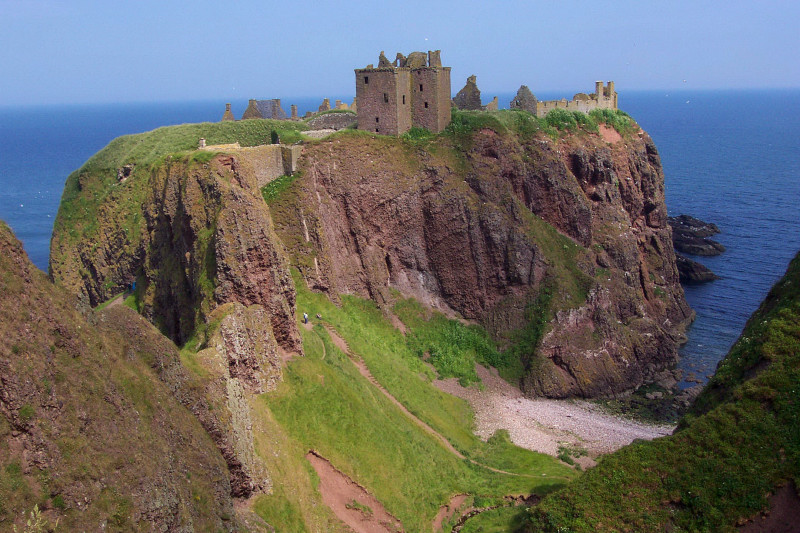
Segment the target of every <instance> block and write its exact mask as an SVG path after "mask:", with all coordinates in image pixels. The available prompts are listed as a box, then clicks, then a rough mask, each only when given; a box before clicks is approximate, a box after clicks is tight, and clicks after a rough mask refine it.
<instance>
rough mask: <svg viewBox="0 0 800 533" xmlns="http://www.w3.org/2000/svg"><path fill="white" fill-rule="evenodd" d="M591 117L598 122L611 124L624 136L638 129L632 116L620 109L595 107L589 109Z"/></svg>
mask: <svg viewBox="0 0 800 533" xmlns="http://www.w3.org/2000/svg"><path fill="white" fill-rule="evenodd" d="M589 118H590V119H591V120H593V121H594V122H595V123H596V124H606V125H608V126H611V127H612V128H614V129H615V130H616V131H617V133H619V134H620V135H623V136H624V135H630V134H632V133H634V132H635V131H636V130H637V129H638V126H637V125H636V122H634V121H633V119H632V118H631V116H630V115H629V114H627V113H626V112H625V111H621V110H619V109H593V110H591V111H589Z"/></svg>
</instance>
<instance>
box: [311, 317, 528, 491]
mask: <svg viewBox="0 0 800 533" xmlns="http://www.w3.org/2000/svg"><path fill="white" fill-rule="evenodd" d="M324 326H325V329H326V330H327V331H328V335H330V337H331V340H332V341H333V344H334V345H335V346H336V347H337V348H339V349H340V350H341V351H342V352H343V353H345V354H347V356H348V357H349V358H350V360H351V361H352V362H353V364H354V365H355V366H356V368H357V369H358V372H359V373H360V374H361V375H362V376H364V377H365V378H367V380H368V381H369V382H370V383H372V384H373V385H374V386H375V388H377V389H378V390H379V391H381V393H382V394H383V395H384V396H386V398H388V399H389V401H391V402H392V403H393V404H394V405H396V406H397V408H398V409H400V411H402V412H403V414H405V415H406V416H407V417H408V418H410V419H411V420H412V421H413V422H414V423H415V424H417V425H418V426H419V427H421V428H422V429H423V430H425V431H426V432H427V433H428V434H430V435H431V436H433V437H434V438H436V439H437V440H438V441H439V442H441V443H442V446H444V447H445V448H447V450H448V451H449V452H450V453H452V454H453V455H455V456H456V457H458V458H459V459H466V460H467V461H469V462H470V463H472V464H474V465H477V466H480V467H481V468H485V469H486V470H491V471H492V472H496V473H498V474H506V475H509V476H522V477H537V476H533V475H527V474H517V473H515V472H506V471H505V470H499V469H497V468H492V467H491V466H488V465H485V464H483V463H479V462H478V461H475V460H472V459H468V458H467V457H466V456H465V455H464V454H463V453H461V452H459V451H458V450H457V449H456V448H455V447H454V446H453V445H452V444H450V441H449V440H447V438H445V436H444V435H442V434H441V433H439V432H438V431H436V430H435V429H433V428H432V427H431V426H429V425H428V424H427V423H425V422H424V421H422V420H421V419H419V418H417V415H415V414H414V413H412V412H411V411H409V410H408V409H406V406H405V405H403V404H402V403H400V401H399V400H398V399H397V398H395V397H394V396H392V393H390V392H389V391H388V390H386V389H385V388H384V386H383V385H381V384H380V382H379V381H378V380H377V379H375V376H373V375H372V372H370V371H369V368H367V365H366V364H365V363H364V360H363V359H361V357H359V356H358V355H357V354H355V353H353V352H352V351H351V350H350V346H349V345H348V344H347V341H346V340H344V339H343V338H342V337H341V336H339V334H338V333H337V332H336V330H335V329H333V327H332V326H330V325H329V324H324Z"/></svg>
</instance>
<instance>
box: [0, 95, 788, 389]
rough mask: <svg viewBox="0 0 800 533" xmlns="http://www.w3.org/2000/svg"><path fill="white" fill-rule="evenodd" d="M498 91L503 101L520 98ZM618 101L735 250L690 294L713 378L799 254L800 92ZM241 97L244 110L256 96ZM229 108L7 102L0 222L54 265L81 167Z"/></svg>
mask: <svg viewBox="0 0 800 533" xmlns="http://www.w3.org/2000/svg"><path fill="white" fill-rule="evenodd" d="M487 96H488V98H487ZM491 96H494V95H486V94H484V99H485V100H488V99H489V98H491ZM498 96H500V102H501V106H502V105H503V104H505V105H507V103H508V101H510V99H511V97H512V96H513V95H511V94H509V95H503V94H500V95H498ZM537 96H539V97H540V98H552V97H559V98H560V97H561V96H567V97H569V96H570V95H561V94H558V95H555V94H544V93H542V94H539V95H537ZM339 98H341V99H342V100H343V101H345V102H350V101H352V97H339ZM333 100H334V98H331V101H333ZM321 101H322V98H321V97H320V98H304V99H291V98H288V99H287V98H284V99H283V104H284V108H285V109H287V110H288V108H289V105H290V104H292V103H295V104H297V105H298V108H299V112H300V114H303V113H305V111H307V110H316V108H317V106H318V105H319V104H320V103H321ZM619 101H620V107H621V108H622V109H623V110H625V111H627V112H628V113H629V114H631V115H632V116H633V117H634V118H635V119H636V121H637V122H638V123H639V124H640V125H641V126H642V127H643V128H644V129H645V130H647V131H648V132H649V133H650V135H651V136H652V137H653V139H654V140H655V142H656V145H657V146H658V149H659V152H660V154H661V159H662V163H663V165H664V172H665V176H666V191H667V208H668V211H669V213H670V215H678V214H681V213H687V214H690V215H692V216H695V217H698V218H700V219H703V220H706V221H709V222H714V223H716V224H717V225H718V226H719V227H720V228H721V229H722V233H721V234H720V235H718V236H717V237H716V238H717V240H719V241H720V242H721V243H722V244H724V245H725V246H726V247H727V251H726V252H725V253H723V254H722V255H720V256H718V257H713V258H696V259H699V260H700V261H701V262H703V263H704V264H706V265H707V266H708V267H709V268H711V269H712V270H713V271H714V272H715V273H717V274H718V275H720V276H722V279H720V280H717V281H715V282H713V283H709V284H705V285H698V286H691V287H686V289H685V290H686V298H687V300H688V301H689V304H690V305H691V306H692V308H694V309H695V311H696V312H697V319H696V320H695V322H694V324H693V325H692V326H691V328H690V330H689V332H688V333H689V342H688V343H687V344H686V345H685V346H684V347H683V348H682V349H681V355H682V359H681V362H680V364H679V366H680V368H682V369H683V370H684V371H685V372H684V374H685V376H687V377H689V376H691V375H694V376H696V377H697V378H699V379H700V380H702V381H705V380H706V378H707V377H708V376H709V375H710V374H712V373H713V371H714V368H715V367H716V364H717V362H718V361H719V360H720V359H721V358H722V357H724V355H725V354H726V353H727V351H728V349H729V348H730V346H731V344H733V342H734V341H735V340H736V338H737V337H738V335H739V333H740V332H741V330H742V327H743V326H744V324H745V322H746V320H747V318H748V317H749V316H750V314H751V313H752V312H753V311H754V310H755V309H756V308H757V307H758V305H759V303H760V302H761V300H762V299H763V298H764V296H765V295H766V294H767V292H768V290H769V288H770V287H771V286H772V284H773V283H774V282H775V281H776V280H777V279H778V278H779V277H780V276H781V275H782V274H783V272H784V271H785V269H786V266H787V265H788V263H789V260H790V259H791V258H792V257H793V256H794V254H795V253H796V252H797V251H798V250H800V90H764V91H704V92H692V91H680V92H677V91H676V92H671V91H662V92H630V93H626V92H624V91H623V92H622V93H621V94H620V100H619ZM232 103H233V111H234V114H235V115H236V116H237V117H239V116H241V114H242V112H243V111H244V109H245V107H246V105H247V103H246V102H244V101H239V102H237V101H234V102H232ZM224 109H225V101H224V100H218V101H202V102H180V103H148V104H119V105H91V106H80V105H75V106H50V107H45V106H42V107H23V108H3V107H0V191H1V192H0V219H3V220H5V221H6V222H7V223H8V224H9V225H10V226H11V228H12V229H13V230H14V232H15V233H16V235H17V236H18V237H19V238H20V239H21V240H22V241H23V243H24V245H25V249H26V250H27V252H28V254H29V255H30V257H31V260H32V261H33V262H34V264H36V266H38V267H39V268H41V269H43V270H46V269H47V261H48V252H49V242H50V234H51V232H52V227H53V220H54V218H55V215H56V211H57V209H58V203H59V200H60V198H61V191H62V188H63V186H64V181H65V179H66V177H67V175H69V173H70V172H72V171H73V170H75V169H77V168H78V167H80V166H81V165H82V164H83V163H84V162H85V161H86V160H87V159H88V158H89V157H90V156H91V155H92V154H94V153H95V152H97V151H98V150H100V149H101V148H103V147H104V146H105V145H106V144H108V142H109V141H111V140H112V139H114V138H115V137H117V136H119V135H124V134H129V133H139V132H143V131H148V130H151V129H154V128H157V127H160V126H166V125H171V124H181V123H187V122H204V121H212V122H213V121H218V120H219V119H220V118H221V117H222V113H223V111H224ZM681 385H682V386H684V387H685V386H689V385H692V383H687V382H684V383H682V384H681Z"/></svg>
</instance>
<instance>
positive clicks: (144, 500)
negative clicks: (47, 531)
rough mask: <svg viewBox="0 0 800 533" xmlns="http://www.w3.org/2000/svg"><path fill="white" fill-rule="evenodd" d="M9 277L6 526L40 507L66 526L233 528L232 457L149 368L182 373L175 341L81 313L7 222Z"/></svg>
mask: <svg viewBox="0 0 800 533" xmlns="http://www.w3.org/2000/svg"><path fill="white" fill-rule="evenodd" d="M0 273H2V275H0V442H1V443H2V445H1V446H0V463H2V464H3V465H4V470H3V483H2V484H0V501H2V502H3V505H2V506H0V529H3V530H10V529H11V525H10V524H14V523H16V525H17V527H18V528H19V529H20V530H23V529H25V528H24V518H25V517H24V516H23V511H30V510H31V509H33V507H34V505H36V504H38V505H39V509H40V510H41V511H42V512H43V517H44V518H45V519H46V520H47V521H48V522H49V523H50V525H51V526H52V525H54V524H55V522H56V520H58V527H59V529H60V530H61V529H63V530H70V531H96V530H100V529H105V528H106V527H108V528H110V529H120V530H122V529H139V528H141V527H152V528H155V529H159V530H170V531H191V530H215V531H227V530H233V529H235V528H236V521H235V519H234V516H235V512H234V508H233V504H232V500H231V497H230V493H231V486H230V483H229V478H228V471H227V469H226V465H225V461H224V460H223V458H222V457H221V455H220V454H219V452H218V451H217V449H216V448H215V446H214V444H213V443H212V442H211V441H210V439H209V438H208V436H207V435H206V433H205V432H204V431H203V428H202V427H201V425H200V424H198V423H197V420H195V418H194V417H193V416H192V415H191V414H190V413H189V412H188V411H187V410H186V409H185V408H184V407H183V406H182V405H181V403H179V401H177V400H176V399H175V398H174V397H173V395H172V392H171V390H170V387H169V386H167V385H165V383H163V382H162V381H161V380H160V379H159V377H158V375H157V374H156V372H154V371H153V369H152V368H151V365H152V364H154V361H155V360H156V359H157V358H161V362H162V363H163V364H164V366H163V368H169V367H173V368H175V367H176V365H177V368H180V362H179V360H178V359H177V352H176V351H175V349H174V347H172V346H171V343H170V342H169V341H168V340H167V339H165V338H164V337H163V336H161V335H160V334H159V333H158V332H156V331H155V330H154V329H153V328H152V326H150V325H149V324H147V323H145V322H144V320H143V319H141V318H140V317H137V316H135V314H134V313H132V312H131V313H132V314H133V317H132V318H133V319H134V320H138V321H140V324H139V325H138V326H136V325H134V326H132V327H133V328H134V330H135V331H136V332H137V333H136V334H131V330H125V329H124V328H121V327H120V325H121V324H120V321H119V320H117V318H116V315H106V314H104V313H99V314H95V313H93V312H91V311H88V310H86V311H84V314H82V313H81V312H80V311H79V310H78V305H77V304H78V301H77V300H76V299H75V298H74V296H70V295H68V294H67V293H66V292H65V291H63V290H61V289H59V288H57V287H55V286H53V284H52V283H50V282H49V281H48V280H47V279H46V278H45V276H44V275H43V274H42V273H41V272H40V271H39V270H38V269H36V267H34V266H33V265H32V264H31V263H30V262H29V260H28V259H27V257H26V256H25V254H24V252H23V251H22V246H21V244H20V243H19V242H18V241H17V240H16V239H15V238H14V237H13V235H12V234H11V232H10V231H9V229H8V227H7V226H5V224H3V223H0ZM117 310H121V308H118V309H117ZM127 311H130V310H127ZM165 347H166V349H165ZM170 348H171V349H170ZM198 502H202V504H200V505H198Z"/></svg>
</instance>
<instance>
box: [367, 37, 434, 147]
mask: <svg viewBox="0 0 800 533" xmlns="http://www.w3.org/2000/svg"><path fill="white" fill-rule="evenodd" d="M355 75H356V101H357V102H358V129H360V130H364V131H372V132H376V133H382V134H385V135H399V134H401V133H404V132H406V131H408V130H409V129H411V128H412V127H420V128H425V129H427V130H430V131H432V132H434V133H439V132H440V131H442V130H443V129H444V128H445V127H447V125H448V124H449V123H450V67H443V66H442V60H441V51H440V50H436V51H429V52H428V53H427V54H425V53H424V52H412V53H410V54H409V55H408V57H406V56H403V54H399V53H398V54H397V57H396V58H395V60H394V62H390V61H389V60H388V59H387V58H386V56H385V55H384V53H383V52H381V54H380V57H379V59H378V66H377V68H376V67H374V66H373V65H367V67H366V68H362V69H355Z"/></svg>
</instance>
